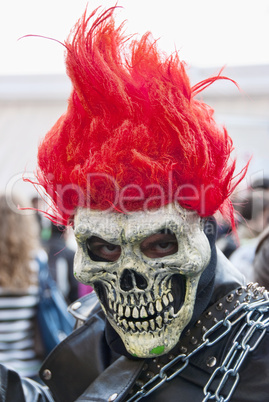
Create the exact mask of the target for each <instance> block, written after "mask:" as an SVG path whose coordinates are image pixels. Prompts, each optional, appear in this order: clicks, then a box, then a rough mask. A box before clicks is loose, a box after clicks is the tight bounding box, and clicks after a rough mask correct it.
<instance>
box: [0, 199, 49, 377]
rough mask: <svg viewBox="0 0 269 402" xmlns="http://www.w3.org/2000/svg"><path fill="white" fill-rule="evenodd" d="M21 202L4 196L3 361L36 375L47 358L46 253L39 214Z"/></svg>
mask: <svg viewBox="0 0 269 402" xmlns="http://www.w3.org/2000/svg"><path fill="white" fill-rule="evenodd" d="M18 205H19V206H23V205H24V203H23V200H22V199H21V198H20V197H18V196H15V197H12V200H11V199H7V198H6V196H5V195H1V196H0V217H1V225H0V362H1V363H4V364H5V365H6V366H8V367H10V368H13V369H15V370H16V371H17V372H18V373H20V374H21V375H23V376H26V377H31V378H35V377H36V375H37V373H38V370H39V367H40V363H41V359H42V358H43V357H44V356H43V349H42V345H41V342H40V341H39V339H40V338H39V334H38V326H37V323H36V314H37V304H38V268H39V265H38V259H39V258H45V255H44V252H43V251H42V250H41V249H40V248H39V241H38V239H39V236H38V233H39V229H38V225H37V221H36V219H35V216H34V215H33V214H30V215H29V212H28V213H27V214H26V213H25V212H24V211H19V210H16V207H17V206H18ZM28 205H29V204H28ZM37 256H38V257H37Z"/></svg>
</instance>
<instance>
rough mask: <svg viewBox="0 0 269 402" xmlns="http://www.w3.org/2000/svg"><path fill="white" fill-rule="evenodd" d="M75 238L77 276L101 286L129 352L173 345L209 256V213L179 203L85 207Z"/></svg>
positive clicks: (145, 353) (148, 352) (149, 353)
mask: <svg viewBox="0 0 269 402" xmlns="http://www.w3.org/2000/svg"><path fill="white" fill-rule="evenodd" d="M75 236H76V239H77V243H78V249H77V252H76V256H75V268H74V270H75V276H76V278H77V279H78V280H79V281H80V282H83V283H85V284H88V285H91V286H93V287H94V289H95V291H96V293H97V296H98V298H99V300H100V303H101V306H102V308H103V310H104V313H105V314H106V316H107V319H108V321H109V323H110V324H111V325H112V327H113V328H114V329H115V331H116V332H117V333H118V334H119V336H120V337H121V339H122V341H123V343H124V345H125V347H126V350H127V351H128V352H129V353H130V354H132V355H134V356H138V357H153V356H155V355H160V354H165V353H167V352H168V351H169V350H171V349H172V348H173V347H174V346H175V345H176V344H177V343H178V341H179V338H180V335H181V333H182V331H183V329H184V328H185V327H186V326H187V324H188V323H189V321H190V319H191V317H192V314H193V309H194V304H195V297H196V290H197V286H198V282H199V279H200V276H201V274H202V272H203V270H204V269H205V268H206V266H207V265H208V263H209V260H210V255H211V251H210V245H209V242H208V239H207V237H206V235H205V234H204V232H203V219H201V218H200V217H199V216H198V214H197V213H196V212H193V211H187V210H186V209H183V208H182V207H180V206H179V205H178V204H169V205H166V206H165V207H162V208H160V209H158V210H155V211H147V212H133V213H130V214H128V215H124V214H121V213H116V212H107V211H96V210H90V209H86V208H80V209H78V211H77V214H76V216H75Z"/></svg>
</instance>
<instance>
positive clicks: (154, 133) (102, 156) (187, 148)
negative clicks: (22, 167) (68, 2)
mask: <svg viewBox="0 0 269 402" xmlns="http://www.w3.org/2000/svg"><path fill="white" fill-rule="evenodd" d="M96 12H97V10H95V11H94V12H93V13H92V14H91V16H90V17H89V18H87V17H86V12H85V14H84V15H83V17H82V19H81V20H80V21H79V22H78V24H77V25H76V26H75V28H74V30H73V32H72V33H71V35H70V37H69V38H68V40H67V42H66V43H65V45H66V49H67V50H66V66H67V73H68V75H69V77H70V78H71V81H72V84H73V91H72V94H71V96H70V98H69V103H68V109H67V112H66V113H65V114H64V115H62V116H61V117H60V119H59V120H58V121H57V123H56V124H55V125H54V127H53V128H52V129H51V130H50V132H49V133H48V134H47V135H46V137H45V139H44V140H43V142H42V143H41V145H40V147H39V153H38V172H37V177H38V182H39V184H40V185H41V186H43V187H44V188H45V190H46V192H47V193H48V194H49V196H50V197H51V198H52V200H53V203H54V212H55V216H51V219H52V220H56V221H58V222H60V223H64V224H66V223H67V221H68V219H69V218H70V217H72V216H73V215H74V212H75V209H76V208H77V207H78V206H82V207H90V208H95V209H100V210H104V209H107V208H110V207H111V206H113V208H114V209H115V210H118V211H120V212H125V211H134V210H138V209H143V208H145V205H146V207H147V208H156V207H160V206H161V205H163V204H167V203H169V202H172V201H174V200H175V199H176V200H177V201H178V202H179V203H180V204H181V205H182V206H183V207H185V208H188V209H191V210H196V211H197V212H198V213H199V214H200V215H201V216H209V215H212V214H214V213H215V212H216V211H217V210H219V209H220V210H222V212H223V210H224V209H226V210H228V212H229V215H230V217H232V212H233V208H232V205H231V203H230V201H229V196H230V194H231V193H232V191H233V189H234V187H235V186H236V185H237V184H238V182H239V181H240V180H241V179H242V177H243V175H244V174H245V172H246V168H245V169H244V171H243V172H242V174H241V175H240V177H239V178H237V180H236V183H234V184H232V183H233V180H232V177H233V174H234V170H235V161H230V154H231V152H232V147H233V146H232V140H231V139H230V137H229V136H228V134H227V132H226V130H225V129H223V128H219V127H217V125H216V123H215V121H214V120H213V110H212V109H211V108H210V107H209V106H207V105H206V104H204V103H203V102H201V101H199V100H196V99H194V96H195V95H196V94H197V93H198V92H200V91H201V90H202V89H203V88H204V87H206V86H207V85H210V84H211V83H212V82H214V81H215V80H217V79H221V78H226V77H221V76H220V75H218V76H217V77H213V78H210V79H208V80H205V81H203V82H202V83H200V84H197V85H196V86H195V87H193V88H191V87H190V82H189V79H188V76H187V74H186V71H185V65H184V63H183V62H181V61H180V60H179V57H178V54H177V53H175V54H174V55H172V56H170V57H168V58H167V57H164V55H163V54H161V53H160V52H159V51H158V50H157V46H156V41H154V40H152V38H151V35H150V33H146V34H145V35H144V36H143V37H142V38H141V39H140V40H134V39H133V38H126V37H125V36H124V35H123V34H122V26H120V27H117V28H116V27H115V22H114V19H113V12H114V8H111V9H108V10H106V11H105V12H103V13H102V14H101V15H99V16H98V17H96V18H95V20H94V21H93V23H92V25H91V26H90V27H89V22H90V20H92V19H93V17H94V16H95V15H96Z"/></svg>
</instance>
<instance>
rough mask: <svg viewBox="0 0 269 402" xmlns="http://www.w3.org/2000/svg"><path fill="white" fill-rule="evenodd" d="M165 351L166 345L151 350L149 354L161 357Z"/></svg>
mask: <svg viewBox="0 0 269 402" xmlns="http://www.w3.org/2000/svg"><path fill="white" fill-rule="evenodd" d="M163 351H164V345H162V346H157V347H156V348H154V349H151V351H150V352H149V353H150V354H152V355H160V354H161V353H163Z"/></svg>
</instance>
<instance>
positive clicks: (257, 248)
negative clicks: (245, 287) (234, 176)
mask: <svg viewBox="0 0 269 402" xmlns="http://www.w3.org/2000/svg"><path fill="white" fill-rule="evenodd" d="M233 204H234V208H235V211H236V214H235V219H236V232H235V231H233V230H232V229H231V227H230V226H228V225H226V224H225V223H224V222H222V221H220V222H219V225H218V236H217V246H218V247H219V248H220V249H221V251H222V252H223V253H224V254H225V256H226V257H227V258H228V259H229V260H230V261H231V262H232V264H233V265H234V266H235V267H236V268H237V269H238V270H239V271H241V272H242V273H243V274H244V276H245V277H246V280H247V282H254V283H255V282H258V283H259V285H261V286H265V287H266V288H269V177H268V178H267V177H261V178H259V179H257V180H255V181H254V182H253V183H252V185H251V186H249V188H247V189H246V190H244V191H239V192H238V193H237V194H235V195H234V196H233Z"/></svg>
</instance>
